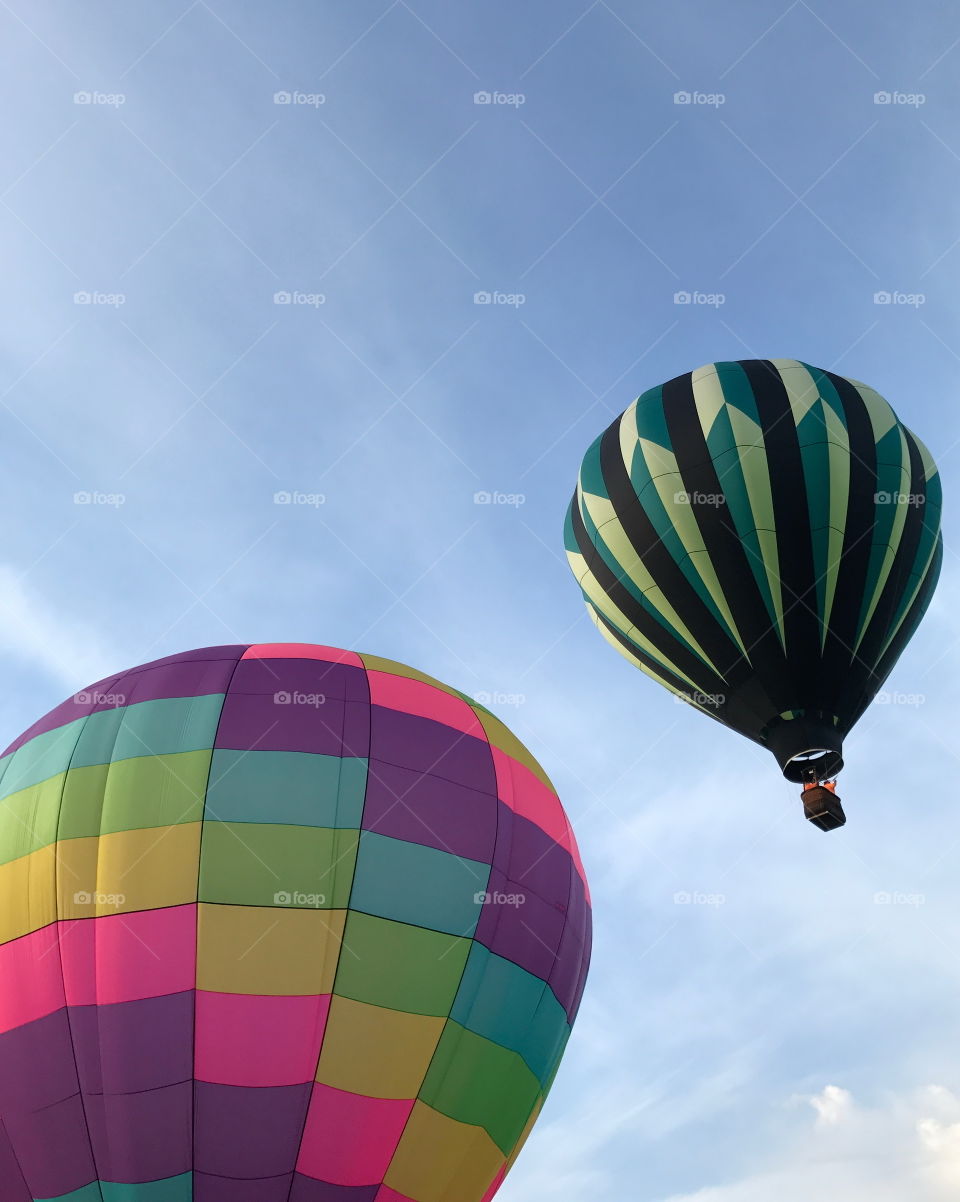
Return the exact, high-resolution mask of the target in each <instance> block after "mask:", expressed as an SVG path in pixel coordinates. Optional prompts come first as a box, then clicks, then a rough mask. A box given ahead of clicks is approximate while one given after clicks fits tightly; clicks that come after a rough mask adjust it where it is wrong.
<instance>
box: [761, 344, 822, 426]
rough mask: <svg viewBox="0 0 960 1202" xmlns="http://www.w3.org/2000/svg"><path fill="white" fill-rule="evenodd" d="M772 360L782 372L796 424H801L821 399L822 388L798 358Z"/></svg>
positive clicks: (781, 375)
mask: <svg viewBox="0 0 960 1202" xmlns="http://www.w3.org/2000/svg"><path fill="white" fill-rule="evenodd" d="M770 362H771V363H772V364H773V366H774V367H775V368H776V369H777V371H778V372H779V373H780V379H781V380H783V385H784V387H785V388H786V390H787V397H788V399H789V401H790V408H791V409H792V410H793V421H794V424H795V425H797V426H799V425H800V423H801V422H802V421H803V419H804V418H805V417H806V416H807V414H808V413H809V412H810V410H811V409H812V408H813V407H814V405H815V404H816V403H817V401H819V400H820V388H819V386H818V384H817V382H816V380H815V379H814V378H813V376H811V374H810V373H809V372H808V371H807V369H806V368H805V367H804V366H803V364H802V363H798V362H797V361H796V359H771V360H770Z"/></svg>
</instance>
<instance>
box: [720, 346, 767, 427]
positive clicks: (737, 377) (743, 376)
mask: <svg viewBox="0 0 960 1202" xmlns="http://www.w3.org/2000/svg"><path fill="white" fill-rule="evenodd" d="M714 367H715V368H716V369H717V376H718V377H719V379H720V387H721V388H722V389H723V399H724V400H725V401H726V402H727V404H728V405H733V406H734V407H735V408H737V409H739V410H740V412H741V413H745V414H746V416H747V417H749V418H750V420H751V421H754V422H756V423H757V425H758V426H759V425H760V414H759V412H758V410H757V401H756V397H754V395H753V389H752V388H751V387H750V381H749V379H748V378H747V373H746V372H745V371H744V370H743V368H742V367H741V366H740V364H739V363H733V362H729V361H728V362H724V363H715V364H714Z"/></svg>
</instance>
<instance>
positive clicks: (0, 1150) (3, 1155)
mask: <svg viewBox="0 0 960 1202" xmlns="http://www.w3.org/2000/svg"><path fill="white" fill-rule="evenodd" d="M81 1184H83V1185H86V1184H88V1182H81ZM0 1190H2V1194H0V1196H2V1197H3V1200H4V1202H33V1194H31V1193H30V1191H29V1190H28V1189H27V1183H26V1182H25V1181H24V1179H23V1173H21V1172H20V1166H19V1165H18V1164H17V1158H16V1156H14V1154H13V1146H12V1145H11V1143H10V1137H9V1136H8V1135H7V1133H6V1130H5V1129H4V1127H3V1125H2V1124H0Z"/></svg>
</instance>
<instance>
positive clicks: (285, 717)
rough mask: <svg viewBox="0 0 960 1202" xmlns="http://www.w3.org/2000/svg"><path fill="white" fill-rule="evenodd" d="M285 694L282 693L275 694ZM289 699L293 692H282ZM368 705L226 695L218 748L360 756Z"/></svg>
mask: <svg viewBox="0 0 960 1202" xmlns="http://www.w3.org/2000/svg"><path fill="white" fill-rule="evenodd" d="M277 691H278V693H280V694H284V693H286V691H285V690H277ZM286 695H287V696H290V697H293V696H294V694H293V693H292V692H291V693H286ZM367 713H368V707H367V706H366V705H365V704H364V705H361V704H360V703H359V702H356V701H337V700H335V699H334V698H330V697H328V698H327V700H326V701H325V702H323V704H321V705H313V704H307V703H299V702H297V701H295V700H292V701H290V702H278V701H275V700H274V695H273V694H270V695H269V696H263V695H260V694H255V693H234V692H233V690H232V689H231V691H230V692H229V693H228V694H227V699H226V701H225V702H224V706H223V713H222V715H221V717H220V728H219V730H218V731H217V747H225V748H230V749H232V750H234V751H250V750H253V749H255V750H257V751H312V752H315V753H317V754H319V755H335V756H353V757H358V758H361V759H362V758H365V757H366V755H367V752H368V738H367V734H368V717H367Z"/></svg>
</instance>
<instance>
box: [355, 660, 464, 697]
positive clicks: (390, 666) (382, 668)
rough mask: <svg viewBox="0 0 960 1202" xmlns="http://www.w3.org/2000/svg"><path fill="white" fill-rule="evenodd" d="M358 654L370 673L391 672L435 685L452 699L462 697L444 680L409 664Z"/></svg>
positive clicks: (394, 674)
mask: <svg viewBox="0 0 960 1202" xmlns="http://www.w3.org/2000/svg"><path fill="white" fill-rule="evenodd" d="M357 654H358V655H360V659H361V661H362V662H363V666H364V668H366V669H367V671H368V672H389V673H390V675H391V676H405V677H406V678H407V680H419V681H420V682H421V684H429V685H433V687H434V688H435V689H440V690H441V691H442V692H444V693H449V694H450V696H451V697H460V696H461V694H460V693H459V692H458V691H457V690H456V689H453V688H451V687H450V685H448V684H444V683H443V681H442V680H437V679H436V678H435V677H433V676H428V675H427V674H426V672H418V671H417V669H416V668H411V667H409V666H408V665H407V664H398V663H396V662H395V661H394V660H392V659H382V658H381V657H380V656H379V655H367V653H366V652H365V651H364V652H362V653H361V652H358V653H357Z"/></svg>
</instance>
